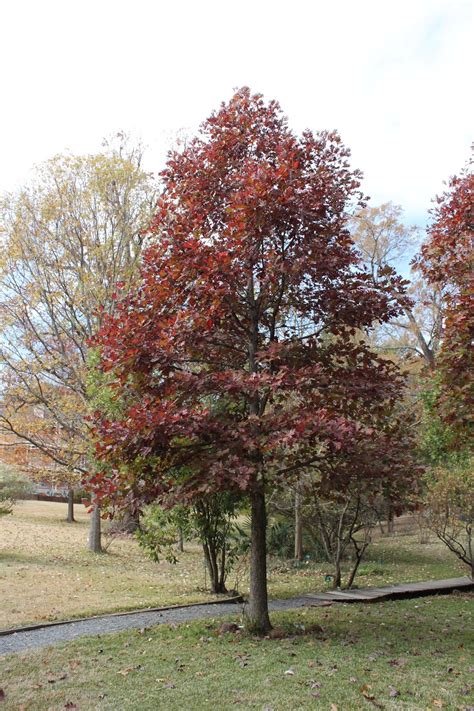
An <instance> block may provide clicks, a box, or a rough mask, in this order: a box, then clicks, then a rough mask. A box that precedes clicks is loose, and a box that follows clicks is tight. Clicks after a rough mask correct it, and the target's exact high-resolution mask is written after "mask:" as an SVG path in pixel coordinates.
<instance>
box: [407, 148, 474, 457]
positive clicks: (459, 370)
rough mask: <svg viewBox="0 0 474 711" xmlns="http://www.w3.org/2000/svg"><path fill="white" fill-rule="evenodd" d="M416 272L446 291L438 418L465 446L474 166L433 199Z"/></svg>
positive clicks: (473, 339) (473, 368) (469, 409)
mask: <svg viewBox="0 0 474 711" xmlns="http://www.w3.org/2000/svg"><path fill="white" fill-rule="evenodd" d="M418 266H419V268H420V269H421V270H422V271H423V273H424V275H425V276H426V277H428V279H429V280H430V281H431V283H433V284H437V285H440V286H443V287H445V289H446V293H447V297H446V306H445V312H444V324H443V341H442V348H441V353H440V356H439V359H438V370H439V378H440V380H439V382H440V396H439V400H438V405H439V409H440V413H441V415H442V417H443V418H444V419H445V420H446V422H448V423H449V424H450V425H451V427H452V428H453V429H454V431H456V432H457V433H458V435H459V439H458V441H457V445H459V443H460V441H461V442H465V441H466V440H468V439H470V438H471V437H472V425H473V418H472V415H473V403H474V400H473V380H472V373H473V372H474V359H473V343H474V300H473V294H474V174H473V172H472V160H471V161H470V163H469V164H468V165H467V166H466V168H465V170H464V171H463V172H462V173H461V175H460V176H458V177H453V178H451V180H450V181H449V185H448V189H447V191H446V192H445V193H443V195H441V196H440V197H439V198H437V201H436V206H435V209H434V210H433V222H432V223H431V225H430V227H429V229H428V239H427V241H426V243H425V244H424V245H423V247H422V250H421V255H420V259H419V260H418Z"/></svg>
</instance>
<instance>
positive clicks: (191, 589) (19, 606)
mask: <svg viewBox="0 0 474 711" xmlns="http://www.w3.org/2000/svg"><path fill="white" fill-rule="evenodd" d="M65 516H66V505H65V504H57V503H52V502H36V501H27V502H23V503H21V504H18V505H17V506H16V507H15V509H14V512H13V515H12V516H3V517H2V518H1V519H0V627H3V628H5V627H13V626H16V625H23V624H26V623H29V622H42V621H45V620H56V619H67V618H69V617H78V616H88V615H93V614H97V613H100V612H112V611H115V610H127V609H135V608H140V607H159V606H164V605H175V604H186V603H190V602H201V601H204V600H210V599H212V596H211V595H210V593H209V592H207V591H206V589H205V577H204V566H203V557H202V552H201V549H200V547H199V546H198V545H197V544H196V543H187V544H186V552H185V553H184V554H180V555H179V563H178V564H176V565H171V564H169V563H167V562H166V561H163V562H161V563H154V562H153V561H152V560H150V559H149V558H148V557H147V556H146V555H145V554H144V553H143V552H142V551H141V549H140V548H139V547H138V544H137V542H136V541H135V539H133V538H124V537H122V538H119V539H116V540H114V541H113V543H112V545H111V546H110V548H109V550H108V552H107V553H106V554H104V555H94V554H92V553H89V552H88V550H87V535H88V514H87V512H86V510H85V509H84V507H83V506H76V518H77V522H76V523H74V524H68V523H66V521H65ZM405 523H406V522H405ZM405 528H406V526H405ZM400 534H401V535H397V536H396V537H394V538H381V537H380V536H377V537H376V540H375V541H374V543H373V544H372V545H371V546H370V547H369V549H368V554H367V557H366V559H365V561H364V562H363V564H362V566H361V568H360V575H359V576H358V578H357V580H356V583H357V585H359V586H360V587H368V586H372V585H374V586H380V585H384V584H393V583H397V582H407V581H415V580H428V579H430V578H432V579H436V578H444V577H446V578H448V577H456V576H459V575H465V574H466V571H465V570H464V568H463V567H462V566H461V565H460V564H459V563H458V562H457V560H456V559H455V558H454V556H452V555H450V554H449V552H448V551H447V550H446V549H445V548H444V547H443V546H442V545H441V544H439V543H437V542H435V541H432V542H431V543H430V544H428V545H423V546H421V545H420V544H419V541H418V536H417V535H414V533H413V531H405V530H404V531H403V533H402V532H401V531H400ZM407 534H408V535H407ZM243 569H244V570H245V566H243ZM331 572H332V568H331V566H330V565H329V564H328V563H323V562H321V563H319V562H314V563H313V562H309V563H308V565H303V566H300V567H298V568H294V567H293V564H292V562H291V561H281V560H277V559H272V560H271V561H270V566H269V593H270V596H271V597H277V598H278V597H292V596H296V595H301V594H304V593H305V592H311V591H317V590H324V589H327V588H328V587H329V585H330V584H329V583H326V582H325V579H324V578H325V575H326V573H331ZM236 583H238V584H237V587H238V588H239V590H240V592H242V593H244V594H245V593H247V592H248V578H247V576H246V575H245V576H244V577H241V578H240V580H238V581H236V577H235V573H233V574H232V575H231V576H230V577H229V581H228V585H229V586H230V587H233V586H236Z"/></svg>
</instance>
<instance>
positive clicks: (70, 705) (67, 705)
mask: <svg viewBox="0 0 474 711" xmlns="http://www.w3.org/2000/svg"><path fill="white" fill-rule="evenodd" d="M64 708H65V709H77V706H76V704H73V702H72V701H66V703H65V704H64Z"/></svg>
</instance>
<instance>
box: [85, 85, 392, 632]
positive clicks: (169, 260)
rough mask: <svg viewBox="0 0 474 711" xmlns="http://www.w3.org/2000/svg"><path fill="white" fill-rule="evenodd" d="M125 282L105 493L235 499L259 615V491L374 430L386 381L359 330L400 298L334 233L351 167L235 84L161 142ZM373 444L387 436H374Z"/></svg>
mask: <svg viewBox="0 0 474 711" xmlns="http://www.w3.org/2000/svg"><path fill="white" fill-rule="evenodd" d="M161 178H162V192H161V196H160V198H159V200H158V203H157V208H156V216H155V219H154V222H153V226H152V245H151V246H150V247H149V248H148V249H147V250H146V251H145V252H144V255H143V260H142V267H141V274H140V278H139V280H138V284H137V286H136V288H134V289H133V290H132V291H131V292H130V293H129V294H128V295H126V296H124V298H123V299H122V300H121V301H120V302H119V303H118V304H117V308H116V310H115V312H114V315H113V316H110V317H108V318H106V320H105V323H104V326H103V327H102V329H101V331H100V333H99V335H98V337H97V344H98V346H99V347H100V351H101V367H102V369H103V370H105V371H109V372H110V373H112V374H113V379H112V380H113V383H112V387H113V388H115V392H116V397H117V398H120V399H121V407H122V412H123V414H122V415H121V416H120V417H113V418H110V417H109V418H107V417H106V416H104V414H103V413H101V412H97V413H96V422H95V427H96V435H97V437H98V445H97V456H98V458H99V460H101V461H102V462H103V466H102V469H101V470H100V471H99V472H98V473H97V474H96V476H95V477H94V478H93V481H92V484H93V486H94V487H95V489H96V493H97V495H98V496H99V497H101V498H102V501H103V502H104V503H107V502H110V501H113V500H116V499H117V498H119V499H121V500H122V501H130V500H133V501H135V502H138V503H139V504H141V503H146V502H149V501H152V500H155V499H156V498H160V497H161V498H162V499H166V500H168V501H175V500H177V499H178V500H184V501H192V500H196V499H198V498H199V497H200V496H202V495H206V494H209V493H214V492H217V491H237V492H241V493H245V494H246V495H248V496H249V499H250V503H251V510H252V555H251V603H250V615H251V617H252V619H253V621H254V623H255V625H256V628H257V629H260V630H265V629H268V626H269V621H268V614H267V608H266V605H267V600H266V572H265V492H266V491H267V490H268V489H269V488H270V487H274V486H278V485H284V484H285V482H287V481H288V480H290V479H291V478H292V477H294V476H295V475H296V474H297V473H298V472H300V471H302V470H306V471H308V470H311V468H312V467H317V466H318V463H319V462H320V461H321V460H322V458H324V457H325V456H328V457H333V456H334V455H335V454H336V453H337V452H342V451H344V448H345V447H346V446H349V444H350V443H351V442H352V441H353V440H354V439H357V440H358V439H359V438H360V437H362V436H366V437H370V436H371V433H373V431H374V428H375V427H377V426H379V425H380V423H383V421H384V418H386V417H387V416H388V413H389V411H390V408H391V406H392V405H393V403H394V401H395V400H396V398H397V397H398V395H399V391H400V388H401V378H400V376H399V375H398V373H397V371H396V369H395V367H394V366H393V365H392V364H391V363H390V362H388V361H387V360H383V359H381V358H379V357H378V356H377V355H376V354H375V353H374V352H372V351H371V350H370V349H369V347H368V346H367V344H366V343H365V342H364V339H363V332H364V329H366V328H368V327H370V325H371V324H372V323H373V322H374V321H381V322H384V321H387V320H388V319H389V318H390V317H391V316H393V315H395V314H397V313H398V311H399V305H398V304H397V303H396V302H395V301H394V300H393V297H392V295H393V294H394V293H400V291H401V290H402V287H401V286H399V288H397V289H394V288H393V284H391V283H389V281H388V278H387V279H384V278H383V277H382V278H381V279H380V281H379V284H378V285H374V283H373V280H371V278H370V276H369V275H368V274H366V273H364V272H363V271H362V269H361V268H360V265H359V258H358V255H357V253H356V251H355V249H354V246H353V243H352V241H351V238H350V234H349V231H348V229H347V211H348V209H349V208H350V207H351V206H357V205H359V206H360V205H361V204H362V202H361V194H360V191H359V183H360V174H359V173H358V172H357V171H354V170H352V169H351V168H350V165H349V151H348V149H347V148H346V147H345V146H344V145H343V144H342V142H341V139H340V137H339V135H338V134H337V133H335V132H322V133H318V134H316V135H314V134H312V133H311V132H310V131H306V132H305V133H303V135H302V136H301V137H297V136H295V135H294V134H293V133H292V132H291V131H290V129H289V128H288V126H287V122H286V119H285V118H284V116H283V115H282V113H281V110H280V108H279V106H278V104H277V103H276V102H270V103H268V104H266V103H264V101H263V99H262V97H261V96H259V95H256V96H255V95H251V93H250V92H249V90H248V89H242V90H240V91H238V92H237V93H236V94H235V95H234V96H233V98H232V99H231V101H230V102H229V103H228V104H225V105H222V106H221V108H220V110H219V111H218V112H216V113H214V114H212V115H211V117H210V118H209V119H208V120H207V121H206V122H205V123H204V124H203V125H202V127H201V130H200V133H199V135H198V136H197V137H196V138H195V139H194V140H193V141H192V142H191V143H190V144H189V145H188V146H187V147H186V148H185V149H184V150H183V151H182V152H174V153H172V154H171V155H170V157H169V161H168V164H167V166H166V168H165V170H164V171H163V173H162V176H161ZM380 441H384V438H383V437H381V438H380Z"/></svg>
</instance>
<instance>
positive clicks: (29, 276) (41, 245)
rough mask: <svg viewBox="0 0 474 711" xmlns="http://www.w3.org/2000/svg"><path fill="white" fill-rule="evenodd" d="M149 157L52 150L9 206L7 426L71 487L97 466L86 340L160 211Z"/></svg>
mask: <svg viewBox="0 0 474 711" xmlns="http://www.w3.org/2000/svg"><path fill="white" fill-rule="evenodd" d="M141 158H142V150H141V148H140V147H132V146H130V145H129V144H128V143H127V141H126V139H125V138H124V137H123V136H119V137H118V140H117V141H116V142H114V143H112V144H110V145H106V146H105V148H104V152H103V153H100V154H97V155H90V156H72V155H63V156H56V157H55V158H53V159H52V160H50V161H48V162H46V163H45V164H43V165H41V166H40V167H39V168H38V169H37V171H36V174H35V177H34V179H33V181H32V183H31V184H30V185H28V186H27V187H25V188H24V189H22V190H20V191H19V192H18V193H16V194H9V195H5V196H4V197H3V199H2V201H1V213H0V228H1V241H2V250H1V256H0V329H1V331H2V341H1V344H0V375H1V378H2V390H3V396H2V397H3V402H2V409H1V413H0V427H1V429H2V430H3V431H4V432H6V433H12V434H14V435H16V436H17V437H19V438H21V439H22V440H24V441H26V442H28V443H30V444H31V445H34V447H36V448H37V449H38V450H39V451H41V452H42V453H43V454H44V455H45V456H46V457H48V458H49V459H50V460H52V461H53V462H55V463H56V464H57V466H58V476H59V471H61V470H62V471H63V472H64V478H65V480H67V482H69V483H71V484H72V482H73V480H74V479H75V481H76V482H78V481H79V480H80V479H81V477H83V476H85V475H86V474H87V473H88V471H89V470H90V464H89V458H90V438H89V426H88V424H87V422H86V421H85V415H86V414H87V412H88V395H87V387H86V373H87V366H86V364H87V350H88V346H87V341H88V339H89V338H90V337H91V336H92V334H93V333H94V332H95V331H96V329H97V328H98V327H99V326H100V323H101V320H102V317H103V314H104V313H105V312H107V311H108V310H110V309H111V308H112V306H113V294H114V291H115V288H116V283H117V282H119V281H121V282H122V283H123V288H124V289H126V288H127V287H128V286H129V285H130V283H131V282H132V281H133V275H134V273H135V270H136V265H137V260H138V258H139V254H140V251H141V247H142V242H143V235H142V230H143V228H144V227H146V226H147V224H148V222H149V220H150V216H151V213H152V209H153V207H154V202H155V187H154V184H153V180H152V179H151V177H150V175H149V174H147V173H146V172H144V170H143V169H142V167H141ZM73 474H75V477H74V476H73ZM99 521H100V519H99V518H98V516H96V517H95V523H96V524H98V522H99ZM92 540H93V541H94V542H95V543H94V544H95V545H96V546H97V545H98V542H99V541H100V538H98V536H94V537H93V539H92Z"/></svg>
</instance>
